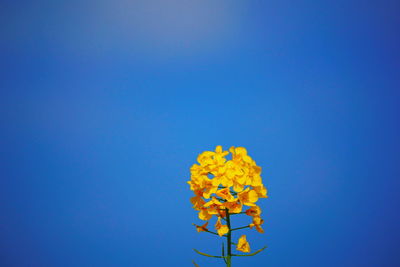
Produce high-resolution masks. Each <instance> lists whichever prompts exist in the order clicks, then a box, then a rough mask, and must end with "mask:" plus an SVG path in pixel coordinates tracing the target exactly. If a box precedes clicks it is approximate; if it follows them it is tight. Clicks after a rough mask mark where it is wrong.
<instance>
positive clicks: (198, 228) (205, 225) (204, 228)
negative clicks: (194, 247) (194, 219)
mask: <svg viewBox="0 0 400 267" xmlns="http://www.w3.org/2000/svg"><path fill="white" fill-rule="evenodd" d="M207 226H208V222H206V223H205V224H203V225H201V226H199V225H196V229H197V232H199V233H200V232H207V231H208V229H207Z"/></svg>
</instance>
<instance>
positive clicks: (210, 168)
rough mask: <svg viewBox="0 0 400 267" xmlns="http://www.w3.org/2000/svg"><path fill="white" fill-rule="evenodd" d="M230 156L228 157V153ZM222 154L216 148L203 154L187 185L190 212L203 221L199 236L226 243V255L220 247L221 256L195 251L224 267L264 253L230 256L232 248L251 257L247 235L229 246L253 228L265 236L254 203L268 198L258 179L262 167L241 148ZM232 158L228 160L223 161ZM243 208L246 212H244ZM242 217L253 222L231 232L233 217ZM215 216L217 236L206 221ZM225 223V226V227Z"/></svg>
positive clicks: (232, 148)
mask: <svg viewBox="0 0 400 267" xmlns="http://www.w3.org/2000/svg"><path fill="white" fill-rule="evenodd" d="M229 152H230V153H229ZM229 152H228V151H223V149H222V146H217V147H216V149H215V151H205V152H203V153H201V154H200V155H199V156H198V157H197V161H198V163H199V164H194V165H193V166H192V167H191V168H190V172H191V179H190V181H188V184H189V185H190V190H192V191H193V192H194V194H195V196H194V197H192V198H190V202H191V203H192V204H193V208H194V209H195V210H197V211H199V213H198V216H199V219H201V220H203V221H206V222H205V223H204V224H203V225H196V224H194V225H195V226H196V229H197V231H198V232H207V233H210V234H214V235H218V236H220V237H225V238H226V240H227V244H226V253H225V246H224V243H222V255H221V256H214V255H209V254H206V253H203V252H200V251H198V250H196V249H195V251H196V252H197V253H199V254H201V255H203V256H207V257H213V258H222V259H223V260H224V261H225V263H226V266H229V267H230V266H231V262H232V257H233V256H253V255H256V254H257V253H259V252H261V251H262V250H264V249H265V248H266V247H264V248H262V249H259V250H257V251H255V252H253V253H251V254H233V253H232V245H236V250H238V251H241V252H243V253H250V244H249V242H248V241H247V239H246V235H242V236H241V237H240V238H239V240H238V242H237V243H235V242H232V232H233V231H237V230H240V229H245V228H255V230H257V231H258V232H260V233H264V230H263V229H262V227H261V225H262V224H263V222H264V220H263V219H261V217H260V214H261V209H260V207H259V206H257V205H256V204H255V203H256V202H257V201H258V200H259V198H267V189H266V188H265V187H264V185H263V183H262V179H261V167H259V166H257V164H256V162H255V161H254V160H253V159H252V158H251V157H250V156H249V155H248V154H247V150H246V149H245V148H244V147H236V148H235V147H231V148H230V149H229ZM229 154H231V159H227V158H226V157H227V156H228V155H229ZM244 206H248V208H247V209H246V210H245V211H243V210H244ZM238 214H245V215H247V216H250V217H251V219H252V222H251V223H250V224H248V225H246V226H242V227H237V228H232V227H231V224H232V215H238ZM213 216H216V218H217V221H216V223H215V225H214V227H215V230H216V232H213V231H210V230H209V229H208V224H209V220H210V219H211V218H212V217H213ZM224 223H226V224H224Z"/></svg>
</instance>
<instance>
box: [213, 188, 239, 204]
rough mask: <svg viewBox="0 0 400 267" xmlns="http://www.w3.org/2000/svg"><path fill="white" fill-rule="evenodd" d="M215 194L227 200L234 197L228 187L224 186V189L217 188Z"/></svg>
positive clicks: (231, 199)
mask: <svg viewBox="0 0 400 267" xmlns="http://www.w3.org/2000/svg"><path fill="white" fill-rule="evenodd" d="M215 194H216V195H217V196H219V197H221V198H223V199H225V200H227V201H233V200H234V199H235V197H234V196H232V194H231V192H230V190H229V188H224V189H221V190H218V191H217V192H216V193H215Z"/></svg>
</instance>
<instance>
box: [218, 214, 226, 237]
mask: <svg viewBox="0 0 400 267" xmlns="http://www.w3.org/2000/svg"><path fill="white" fill-rule="evenodd" d="M215 229H216V230H217V232H218V235H219V236H223V235H224V234H226V233H228V232H229V227H228V225H223V224H222V223H221V217H218V220H217V223H216V224H215Z"/></svg>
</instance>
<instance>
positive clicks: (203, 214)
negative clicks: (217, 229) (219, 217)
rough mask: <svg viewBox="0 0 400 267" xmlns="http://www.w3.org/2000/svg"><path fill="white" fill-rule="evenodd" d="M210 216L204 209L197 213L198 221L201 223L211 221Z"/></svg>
mask: <svg viewBox="0 0 400 267" xmlns="http://www.w3.org/2000/svg"><path fill="white" fill-rule="evenodd" d="M211 217H212V214H210V213H208V210H207V209H205V208H202V209H201V210H200V212H199V219H200V220H203V221H208V220H209V219H211Z"/></svg>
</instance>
